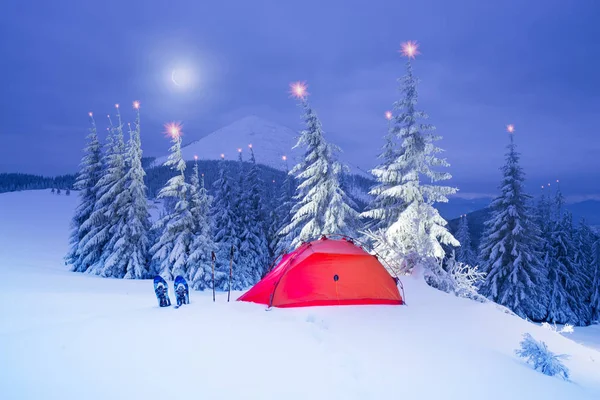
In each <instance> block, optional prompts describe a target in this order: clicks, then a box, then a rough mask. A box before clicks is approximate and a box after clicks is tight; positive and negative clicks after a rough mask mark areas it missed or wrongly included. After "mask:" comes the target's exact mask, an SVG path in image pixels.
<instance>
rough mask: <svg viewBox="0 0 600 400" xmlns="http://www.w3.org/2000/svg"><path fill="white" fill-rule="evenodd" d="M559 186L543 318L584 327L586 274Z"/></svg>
mask: <svg viewBox="0 0 600 400" xmlns="http://www.w3.org/2000/svg"><path fill="white" fill-rule="evenodd" d="M564 204H565V201H564V197H563V195H562V192H561V190H560V187H559V188H558V189H557V191H556V196H555V198H554V204H553V206H554V210H553V215H554V221H553V224H552V231H551V233H550V244H551V248H552V254H551V257H550V263H549V268H548V279H549V294H550V300H549V304H548V315H547V317H546V320H547V321H548V322H554V323H561V324H565V323H569V324H572V325H578V326H583V325H586V324H588V323H589V322H590V320H591V314H592V310H591V308H590V307H589V303H590V301H589V300H590V296H591V293H590V292H589V290H586V275H585V271H584V268H583V266H582V265H581V263H580V262H579V260H578V251H577V247H576V241H575V240H576V235H575V231H574V229H573V221H572V215H571V213H569V212H567V211H564Z"/></svg>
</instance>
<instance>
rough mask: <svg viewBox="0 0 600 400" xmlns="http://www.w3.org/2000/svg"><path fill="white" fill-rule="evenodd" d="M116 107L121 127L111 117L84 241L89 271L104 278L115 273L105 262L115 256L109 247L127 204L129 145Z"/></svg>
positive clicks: (117, 106)
mask: <svg viewBox="0 0 600 400" xmlns="http://www.w3.org/2000/svg"><path fill="white" fill-rule="evenodd" d="M115 107H116V109H117V122H118V125H117V126H114V125H113V124H112V120H111V118H110V116H108V120H109V124H110V128H108V132H109V133H108V137H107V141H106V144H105V152H104V157H103V159H102V161H103V163H102V164H103V172H102V176H101V177H100V179H99V181H98V183H97V184H96V192H97V195H96V204H95V207H94V211H93V212H92V215H91V216H90V218H89V220H88V221H89V224H90V226H91V227H92V228H91V229H90V231H89V233H88V234H87V235H86V236H85V237H84V238H83V239H82V241H81V243H83V251H84V252H85V253H86V254H88V258H87V259H86V261H85V263H86V264H88V263H89V265H90V267H89V268H88V269H87V270H86V272H88V273H91V274H94V275H100V276H104V277H112V276H113V275H112V272H113V271H112V270H111V269H107V268H106V263H105V262H106V259H107V258H108V257H109V256H110V255H111V253H110V251H109V250H110V249H109V248H108V247H107V245H108V243H109V242H110V240H111V238H112V237H113V235H114V234H115V231H116V230H117V229H118V224H119V220H120V215H119V214H118V211H119V210H120V208H121V207H122V206H123V205H124V203H123V200H124V199H123V198H122V197H119V194H120V193H121V192H123V190H124V180H123V177H124V175H125V142H124V140H123V125H122V121H121V114H120V112H119V105H118V104H117V105H116V106H115Z"/></svg>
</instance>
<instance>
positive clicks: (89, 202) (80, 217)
mask: <svg viewBox="0 0 600 400" xmlns="http://www.w3.org/2000/svg"><path fill="white" fill-rule="evenodd" d="M89 116H90V120H91V124H92V126H91V128H90V130H89V131H90V133H89V135H88V136H87V141H88V142H87V145H86V147H85V148H84V156H83V158H82V159H81V164H80V169H79V174H78V175H77V180H76V181H75V185H74V188H75V189H76V190H79V205H78V206H77V208H76V209H75V215H74V216H73V220H72V222H71V229H72V230H71V238H70V245H71V246H70V249H69V252H68V254H67V256H66V257H65V261H66V263H67V264H68V265H70V268H71V270H72V271H75V272H85V271H86V270H87V269H88V268H89V266H90V264H89V263H86V262H85V260H89V258H88V254H87V253H86V252H84V251H83V248H80V246H79V245H80V241H81V240H82V239H83V238H84V237H85V236H86V235H87V234H88V233H89V232H90V230H91V229H92V225H90V223H89V222H88V220H89V218H90V216H91V215H92V212H93V211H94V205H95V204H96V193H97V187H96V184H97V183H98V180H99V179H100V176H101V174H102V163H101V157H102V154H101V150H100V142H99V141H98V133H97V131H96V122H95V121H94V117H93V115H92V113H91V112H90V113H89ZM52 192H54V188H53V189H52Z"/></svg>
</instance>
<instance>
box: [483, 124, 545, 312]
mask: <svg viewBox="0 0 600 400" xmlns="http://www.w3.org/2000/svg"><path fill="white" fill-rule="evenodd" d="M509 132H510V135H509V137H510V144H509V145H508V152H507V153H506V164H505V165H504V166H503V167H502V173H503V178H502V183H501V185H500V187H499V189H500V195H499V196H498V197H497V198H496V199H494V201H492V204H491V205H490V208H491V210H492V214H491V217H490V219H489V220H488V221H486V223H485V231H484V234H483V238H482V242H481V245H480V256H479V260H480V261H481V267H482V270H483V272H485V273H487V276H486V280H485V281H484V282H483V284H482V286H481V290H480V293H481V294H483V295H484V296H486V297H488V298H489V299H491V300H493V301H495V302H496V303H498V304H501V305H503V306H506V307H508V308H509V309H511V310H512V311H514V312H515V313H516V314H517V315H519V316H521V317H523V318H525V317H527V318H529V319H531V320H534V321H540V320H543V319H544V317H545V316H546V304H547V284H546V276H545V274H546V271H544V269H543V265H542V263H541V260H540V254H539V243H540V242H539V240H540V239H539V230H538V229H537V226H536V225H535V221H533V218H532V212H531V210H530V209H529V200H530V197H531V196H529V195H528V194H526V193H525V190H524V187H523V181H524V179H525V174H524V172H523V169H522V168H521V166H520V165H519V158H520V154H519V153H518V152H517V150H516V145H515V143H514V135H513V134H512V128H510V127H509Z"/></svg>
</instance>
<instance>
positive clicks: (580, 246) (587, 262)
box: [573, 218, 595, 312]
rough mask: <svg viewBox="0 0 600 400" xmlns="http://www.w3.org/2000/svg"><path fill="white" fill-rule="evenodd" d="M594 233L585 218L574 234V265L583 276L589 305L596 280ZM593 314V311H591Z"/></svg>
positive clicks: (585, 299) (586, 300)
mask: <svg viewBox="0 0 600 400" xmlns="http://www.w3.org/2000/svg"><path fill="white" fill-rule="evenodd" d="M594 239H595V237H594V233H593V232H592V229H591V228H590V227H589V225H588V224H587V223H586V221H585V219H584V218H581V219H580V220H579V223H578V225H577V228H576V229H575V230H574V232H573V240H574V243H575V256H574V260H573V262H574V264H575V266H576V268H577V270H578V271H579V274H580V275H581V279H582V282H583V290H584V292H585V294H584V296H585V298H584V300H583V301H584V302H585V303H586V304H589V303H590V302H591V297H592V281H593V278H594V268H593V258H594V255H593V247H594ZM590 312H591V310H590Z"/></svg>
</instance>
